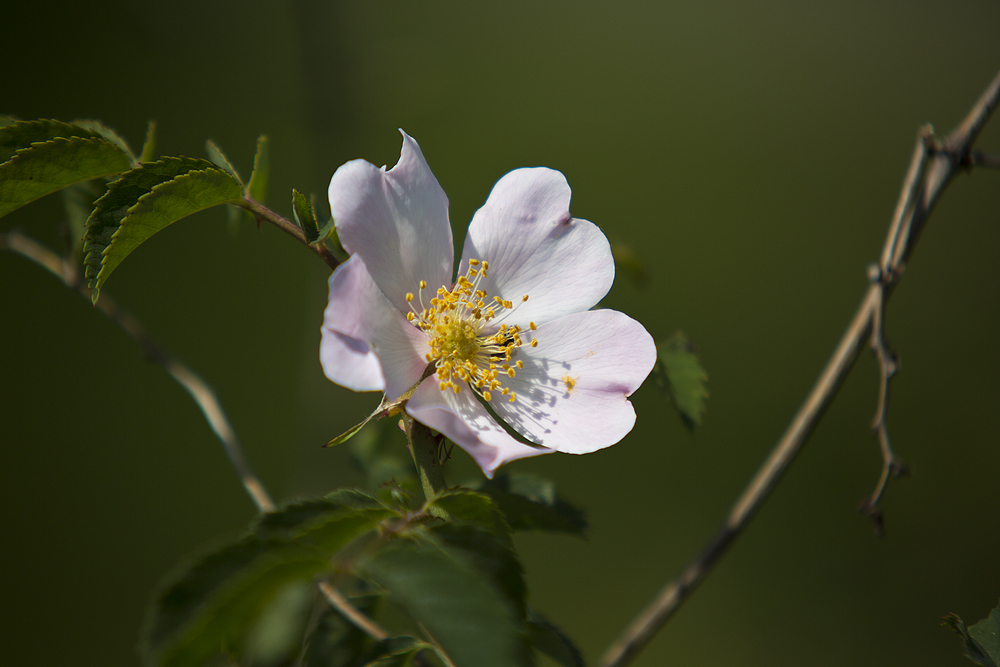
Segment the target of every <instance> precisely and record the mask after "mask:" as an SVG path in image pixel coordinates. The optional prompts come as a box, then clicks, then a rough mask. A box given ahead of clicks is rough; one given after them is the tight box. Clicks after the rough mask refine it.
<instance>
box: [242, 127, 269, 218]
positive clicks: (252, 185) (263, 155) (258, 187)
mask: <svg viewBox="0 0 1000 667" xmlns="http://www.w3.org/2000/svg"><path fill="white" fill-rule="evenodd" d="M270 174H271V154H270V150H269V149H268V141H267V135H264V134H262V135H260V136H259V137H257V153H256V154H255V155H254V157H253V172H252V173H251V174H250V181H249V182H248V183H247V194H248V195H250V197H251V199H256V200H257V201H259V202H260V203H262V204H263V203H264V200H265V199H266V198H267V181H268V178H269V177H270Z"/></svg>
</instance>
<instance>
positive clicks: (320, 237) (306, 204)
mask: <svg viewBox="0 0 1000 667" xmlns="http://www.w3.org/2000/svg"><path fill="white" fill-rule="evenodd" d="M292 215H293V216H295V222H296V223H298V225H299V227H301V228H302V232H303V233H304V234H305V235H306V241H308V242H309V245H316V244H318V243H322V242H323V241H325V240H326V239H327V238H328V237H329V236H330V234H331V233H333V220H330V221H329V222H327V223H325V224H324V225H323V226H322V227H320V226H319V223H318V222H317V220H316V207H314V206H313V204H312V202H311V201H310V200H309V199H308V198H307V197H306V196H305V195H304V194H302V193H301V192H299V191H298V190H296V189H295V188H292Z"/></svg>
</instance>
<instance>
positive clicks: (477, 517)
mask: <svg viewBox="0 0 1000 667" xmlns="http://www.w3.org/2000/svg"><path fill="white" fill-rule="evenodd" d="M427 506H428V508H429V507H437V508H439V509H443V510H444V511H445V512H446V513H447V515H448V517H449V520H450V521H451V522H453V523H460V524H468V525H470V526H473V527H475V528H478V529H479V530H484V531H486V532H488V533H490V534H491V535H493V536H494V537H495V538H497V539H498V540H500V541H501V543H502V544H503V545H505V546H510V547H513V542H512V541H511V538H510V526H508V525H507V522H506V520H505V519H504V517H503V514H501V513H500V510H499V509H497V507H496V505H494V504H493V500H492V499H491V498H490V497H489V496H488V495H487V494H485V493H477V492H475V491H470V490H468V489H462V488H454V489H446V490H444V491H442V492H441V493H439V494H438V495H436V496H435V497H433V498H431V499H430V500H429V501H428V502H427Z"/></svg>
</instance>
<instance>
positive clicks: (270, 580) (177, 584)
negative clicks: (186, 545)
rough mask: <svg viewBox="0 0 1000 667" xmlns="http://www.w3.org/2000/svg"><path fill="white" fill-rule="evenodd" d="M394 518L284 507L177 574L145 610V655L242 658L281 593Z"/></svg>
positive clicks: (372, 511) (340, 507)
mask: <svg viewBox="0 0 1000 667" xmlns="http://www.w3.org/2000/svg"><path fill="white" fill-rule="evenodd" d="M389 516H393V513H392V512H391V511H390V510H389V509H387V508H385V507H383V506H381V505H379V504H378V503H372V507H369V508H363V509H356V508H354V507H351V506H349V505H346V504H344V503H341V502H335V501H330V500H325V501H310V502H309V503H304V504H303V503H300V504H296V505H291V506H289V507H286V508H284V509H283V510H281V511H280V512H276V513H274V514H273V515H269V516H267V517H265V518H264V519H262V520H261V521H260V522H259V523H258V525H257V527H256V529H255V530H254V531H253V532H252V533H251V534H250V535H248V536H247V537H245V538H243V539H242V540H240V541H239V542H236V543H235V544H231V545H228V546H225V547H223V548H221V549H219V550H216V551H214V552H212V553H210V554H208V555H206V556H204V557H202V558H201V559H199V560H197V561H196V562H195V563H194V564H193V565H191V566H188V567H186V568H184V569H183V570H182V571H180V572H179V573H178V574H176V575H175V576H174V577H173V578H172V580H171V581H170V583H168V584H167V585H166V586H164V588H163V590H162V591H161V592H160V593H159V594H158V595H157V597H156V599H155V600H154V602H153V604H152V605H151V607H150V609H149V610H148V612H147V617H146V621H145V623H144V626H143V632H142V640H141V647H140V648H141V652H142V655H143V659H144V661H145V663H146V664H150V665H177V666H180V665H197V664H202V663H204V662H206V661H207V660H209V659H211V658H212V657H214V656H215V655H217V654H218V652H219V651H220V650H223V651H228V652H233V653H238V652H239V651H240V650H241V648H242V646H243V645H244V637H245V635H246V633H247V630H248V629H249V628H250V627H253V624H254V623H255V622H256V621H257V619H258V618H259V617H260V614H261V613H262V612H263V611H264V610H265V609H266V608H267V607H268V605H270V604H271V603H272V602H273V601H274V600H275V599H277V598H278V597H279V594H280V593H282V592H283V591H285V590H287V589H288V587H289V586H292V585H295V584H303V583H308V582H310V581H311V580H312V579H314V578H315V577H317V576H320V575H323V574H325V573H328V572H329V571H330V570H331V567H332V565H331V560H330V559H331V557H332V555H333V554H335V553H337V552H338V551H340V550H341V549H343V548H344V547H345V546H346V545H348V544H349V543H351V542H352V541H354V540H355V539H356V538H358V537H359V536H361V535H364V534H366V533H370V532H372V531H374V530H375V528H376V526H377V525H378V522H379V521H381V520H382V519H385V518H386V517H389Z"/></svg>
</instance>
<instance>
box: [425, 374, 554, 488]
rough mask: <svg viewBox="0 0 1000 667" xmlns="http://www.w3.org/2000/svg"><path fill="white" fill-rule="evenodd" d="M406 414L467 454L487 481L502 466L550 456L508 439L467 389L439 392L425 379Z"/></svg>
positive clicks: (510, 438)
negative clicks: (527, 458) (457, 392)
mask: <svg viewBox="0 0 1000 667" xmlns="http://www.w3.org/2000/svg"><path fill="white" fill-rule="evenodd" d="M406 411H407V412H408V413H410V415H411V416H412V417H413V418H414V419H416V420H417V421H419V422H420V423H421V424H426V425H427V426H430V427H431V428H432V429H434V430H436V431H440V432H441V433H443V434H444V435H445V436H446V437H447V438H448V439H449V440H451V441H452V442H454V443H455V444H456V445H458V446H459V447H461V448H462V449H464V450H465V451H466V452H468V453H469V455H470V456H472V458H474V459H475V460H476V463H478V464H479V467H480V468H482V469H483V472H484V473H485V474H486V476H487V477H489V478H492V477H493V473H494V472H495V471H496V469H497V468H499V467H500V466H502V465H503V464H504V463H509V462H510V461H514V460H516V459H523V458H526V457H528V456H538V455H540V454H551V453H552V450H551V449H546V448H544V447H532V446H530V445H525V444H522V443H520V442H518V441H517V440H515V439H514V438H512V437H511V436H510V435H508V434H507V432H506V431H504V430H503V429H502V428H501V427H500V425H499V424H497V423H496V421H494V419H493V418H492V417H491V416H490V415H489V413H488V412H486V408H484V407H483V406H482V405H480V403H479V402H478V401H477V400H476V398H475V396H473V395H472V392H471V391H470V390H469V388H468V387H463V388H462V392H461V393H459V394H455V393H454V392H452V391H451V390H447V391H441V390H440V389H439V387H438V383H437V380H436V378H433V377H431V378H428V379H427V380H426V381H425V382H424V383H423V384H422V385H420V388H419V389H417V391H416V393H414V394H413V397H412V398H411V399H410V401H409V402H408V403H407V404H406Z"/></svg>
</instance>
